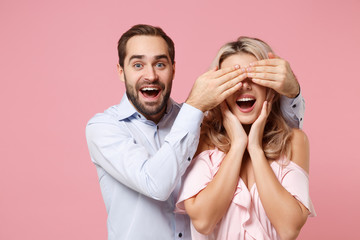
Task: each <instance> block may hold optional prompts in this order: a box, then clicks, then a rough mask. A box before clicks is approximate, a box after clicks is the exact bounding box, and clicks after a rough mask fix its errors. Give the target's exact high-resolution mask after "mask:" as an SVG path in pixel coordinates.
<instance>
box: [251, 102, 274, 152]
mask: <svg viewBox="0 0 360 240" xmlns="http://www.w3.org/2000/svg"><path fill="white" fill-rule="evenodd" d="M270 110H271V102H270V103H268V102H267V101H265V102H264V103H263V106H262V109H261V113H260V115H259V117H258V118H257V119H256V120H255V122H254V123H253V124H252V126H251V129H250V132H249V136H248V146H247V149H248V151H249V153H251V152H252V151H256V150H262V139H263V134H264V128H265V124H266V119H267V117H268V116H269V113H270Z"/></svg>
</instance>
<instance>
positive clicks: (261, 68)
mask: <svg viewBox="0 0 360 240" xmlns="http://www.w3.org/2000/svg"><path fill="white" fill-rule="evenodd" d="M246 71H247V72H249V73H251V72H255V73H262V72H265V73H279V72H280V71H279V69H278V67H277V66H257V67H248V68H246Z"/></svg>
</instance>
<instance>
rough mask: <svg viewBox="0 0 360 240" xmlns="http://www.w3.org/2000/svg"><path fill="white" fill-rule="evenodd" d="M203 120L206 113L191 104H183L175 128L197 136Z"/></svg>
mask: <svg viewBox="0 0 360 240" xmlns="http://www.w3.org/2000/svg"><path fill="white" fill-rule="evenodd" d="M203 118H204V113H203V112H202V111H201V110H199V109H197V108H195V107H193V106H191V105H189V104H186V103H183V104H182V107H181V109H180V112H179V114H178V115H177V117H176V120H175V122H174V126H176V127H177V128H181V129H186V130H188V131H189V132H192V133H193V134H197V133H198V132H199V131H200V127H201V123H202V120H203Z"/></svg>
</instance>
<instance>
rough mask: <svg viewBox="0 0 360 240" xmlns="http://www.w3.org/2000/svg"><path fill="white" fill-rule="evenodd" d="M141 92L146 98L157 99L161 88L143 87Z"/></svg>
mask: <svg viewBox="0 0 360 240" xmlns="http://www.w3.org/2000/svg"><path fill="white" fill-rule="evenodd" d="M140 92H141V93H142V94H143V95H144V97H146V98H155V97H156V96H157V95H158V94H159V93H160V88H159V87H143V88H141V89H140Z"/></svg>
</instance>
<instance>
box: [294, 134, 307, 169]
mask: <svg viewBox="0 0 360 240" xmlns="http://www.w3.org/2000/svg"><path fill="white" fill-rule="evenodd" d="M290 159H291V161H293V162H294V163H296V164H297V165H298V166H300V167H301V168H302V169H304V170H305V171H306V172H307V173H309V159H310V149H309V139H308V137H307V135H306V134H305V132H304V131H302V130H301V129H295V128H294V129H292V137H291V158H290Z"/></svg>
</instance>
